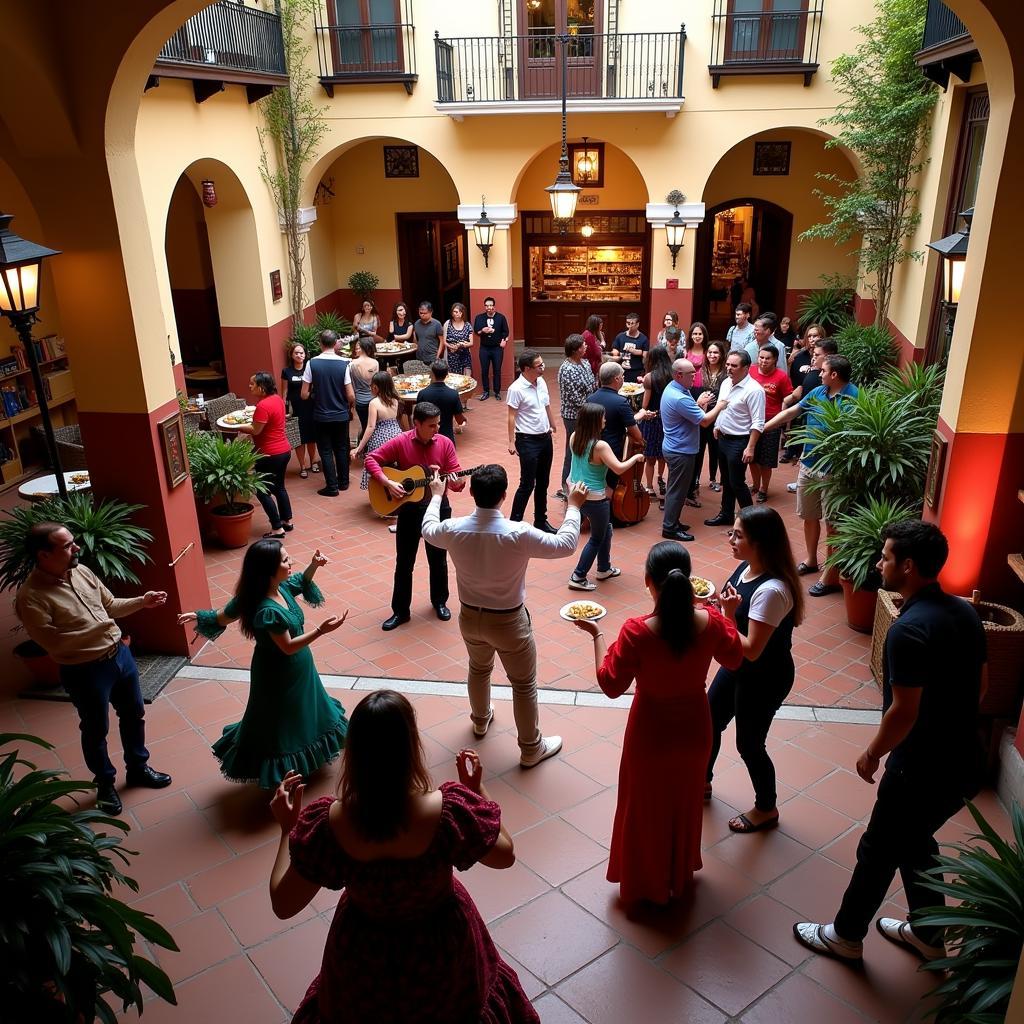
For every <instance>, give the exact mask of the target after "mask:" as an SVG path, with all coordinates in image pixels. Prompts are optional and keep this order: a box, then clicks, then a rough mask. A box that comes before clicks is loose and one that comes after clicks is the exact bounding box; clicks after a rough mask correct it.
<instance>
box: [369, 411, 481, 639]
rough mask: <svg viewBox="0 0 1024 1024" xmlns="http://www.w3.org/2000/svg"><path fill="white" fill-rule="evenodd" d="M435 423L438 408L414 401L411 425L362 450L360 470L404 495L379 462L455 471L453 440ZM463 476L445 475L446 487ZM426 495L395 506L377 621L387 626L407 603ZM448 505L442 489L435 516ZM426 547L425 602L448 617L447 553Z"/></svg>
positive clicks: (404, 614) (404, 615)
mask: <svg viewBox="0 0 1024 1024" xmlns="http://www.w3.org/2000/svg"><path fill="white" fill-rule="evenodd" d="M440 428H441V410H440V409H438V407H437V406H436V405H433V404H432V403H431V402H418V403H417V405H416V408H415V409H413V413H412V430H406V431H403V432H402V433H401V434H399V435H398V436H397V437H393V438H392V439H391V440H390V441H385V442H384V444H382V445H381V446H380V447H379V448H377V449H376V450H375V451H372V452H370V453H369V454H367V456H366V470H367V472H368V473H369V474H370V476H372V477H373V478H374V479H375V480H377V481H378V482H379V483H380V484H381V485H382V486H384V487H386V488H387V489H388V490H389V491H391V492H392V493H393V494H394V495H395V497H400V498H404V497H405V490H404V488H403V487H402V486H401V484H398V483H395V482H394V481H391V480H388V478H387V477H386V476H385V475H384V473H383V472H381V466H386V465H392V466H395V467H396V468H398V469H410V468H412V467H413V466H423V467H424V469H426V470H427V471H428V473H430V472H435V471H436V472H439V473H442V474H444V473H457V472H458V471H459V468H460V467H459V458H458V456H457V455H456V454H455V445H454V444H452V442H451V441H449V440H448V438H447V437H444V436H443V435H441V434H440V433H438V431H439V430H440ZM465 486H466V481H465V480H464V479H462V480H449V481H448V490H452V491H461V490H462V489H463V488H464V487H465ZM429 501H430V491H429V490H427V489H426V488H424V489H423V498H422V500H421V501H417V502H412V501H410V502H407V503H406V504H404V505H402V507H401V508H400V509H399V510H398V526H397V529H396V531H395V583H394V588H393V589H392V592H391V612H392V614H391V617H390V618H388V619H385V620H384V622H382V623H381V629H383V630H384V631H385V632H388V631H390V630H392V629H396V628H397V627H398V626H401V625H402V624H403V623H405V622H408V621H409V613H410V607H411V605H412V574H413V569H414V568H415V567H416V553H417V551H419V546H420V536H421V532H420V531H421V528H422V526H423V514H424V512H426V510H427V505H428V504H429ZM451 514H452V507H451V505H450V504H449V503H448V495H447V493H445V495H444V497H442V499H441V518H442V519H448V518H450V517H451ZM424 543H425V544H426V549H427V565H428V566H429V568H430V603H431V605H432V606H433V608H434V612H435V613H436V615H437V617H438V618H439V619H440V620H441V621H442V622H447V621H448V620H449V619H451V617H452V613H451V612H450V611H449V610H448V554H447V552H446V551H444V550H443V549H442V548H437V547H434V545H433V544H430V543H427V542H424Z"/></svg>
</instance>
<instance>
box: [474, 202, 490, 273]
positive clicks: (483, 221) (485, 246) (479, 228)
mask: <svg viewBox="0 0 1024 1024" xmlns="http://www.w3.org/2000/svg"><path fill="white" fill-rule="evenodd" d="M494 228H495V224H494V222H493V221H491V220H490V219H489V218H488V216H487V199H486V197H485V196H481V197H480V219H479V220H478V221H477V222H476V223H475V224H474V225H473V235H474V237H475V238H476V247H477V248H478V249H479V250H480V251H481V252H482V253H483V254H484V266H485V267H486V266H488V253H490V251H491V246H492V245H493V244H494Z"/></svg>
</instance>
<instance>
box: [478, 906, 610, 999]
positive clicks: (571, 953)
mask: <svg viewBox="0 0 1024 1024" xmlns="http://www.w3.org/2000/svg"><path fill="white" fill-rule="evenodd" d="M491 934H492V935H493V936H494V940H495V942H497V943H499V944H500V945H501V947H502V948H503V949H507V950H508V951H509V952H510V953H511V954H512V955H513V956H514V957H515V958H516V959H517V960H518V961H519V962H520V963H521V964H523V965H524V966H526V967H527V969H528V970H530V971H532V972H533V973H534V974H535V975H537V977H538V978H540V979H542V980H543V981H545V982H546V983H547V984H549V985H554V984H556V983H557V982H559V981H561V980H562V979H563V978H564V977H566V976H567V975H569V974H572V973H573V971H578V970H579V969H580V968H581V967H582V966H583V965H584V964H588V963H590V961H591V960H593V959H595V958H596V957H598V956H600V955H601V953H603V952H604V951H605V950H607V949H609V948H611V947H612V946H614V945H615V943H616V942H618V936H617V935H616V934H615V932H613V931H612V930H611V929H610V928H607V927H606V926H605V925H603V924H602V923H601V922H600V921H599V920H598V919H597V918H594V917H591V916H590V914H588V913H587V912H586V911H584V910H582V909H581V908H580V907H578V906H577V905H576V904H575V903H573V902H572V901H571V900H568V899H566V897H565V896H563V895H562V894H561V893H559V892H549V893H548V894H547V895H546V896H541V897H540V898H539V899H536V900H534V901H533V902H532V903H529V904H527V905H526V906H525V907H523V909H522V910H518V911H516V912H515V913H514V914H511V915H509V916H508V917H506V918H505V919H504V920H503V921H500V922H499V923H498V924H496V925H495V926H494V927H493V928H492V929H491Z"/></svg>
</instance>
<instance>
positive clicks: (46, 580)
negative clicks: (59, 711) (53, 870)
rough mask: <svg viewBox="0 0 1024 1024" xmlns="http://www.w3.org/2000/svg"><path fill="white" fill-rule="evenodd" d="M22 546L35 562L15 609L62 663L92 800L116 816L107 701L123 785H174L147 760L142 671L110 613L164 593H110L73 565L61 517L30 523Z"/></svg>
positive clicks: (71, 541)
mask: <svg viewBox="0 0 1024 1024" xmlns="http://www.w3.org/2000/svg"><path fill="white" fill-rule="evenodd" d="M25 546H26V548H27V550H28V552H29V554H30V555H32V556H33V557H34V559H35V563H36V567H35V569H33V571H32V574H31V575H30V576H29V578H28V579H27V580H26V581H25V582H24V583H23V584H22V585H21V586H20V587H19V588H18V594H17V597H16V598H15V600H14V609H15V611H16V612H17V615H18V618H19V619H20V620H21V622H22V625H24V627H25V630H26V631H27V632H28V635H29V636H30V637H31V638H32V639H33V640H35V642H36V643H37V644H39V646H40V647H42V648H43V649H44V650H45V651H46V652H47V653H48V654H49V655H50V656H51V657H52V658H53V659H54V661H56V662H57V664H58V665H59V666H60V681H61V683H62V684H63V685H64V689H65V690H67V692H68V696H69V697H70V698H71V700H72V702H73V703H74V705H75V708H76V710H77V711H78V717H79V720H80V724H81V729H82V753H83V754H84V755H85V763H86V764H87V765H88V766H89V769H90V771H91V772H92V773H93V776H94V778H95V780H96V806H97V807H98V808H100V809H101V810H103V811H106V812H107V813H108V814H120V813H121V798H120V797H119V796H118V795H117V790H116V789H115V787H114V780H115V779H116V778H117V772H116V770H115V768H114V766H113V764H111V761H110V758H109V757H108V756H107V722H108V717H109V712H110V705H111V704H113V705H114V710H115V711H117V719H118V728H119V730H120V733H121V744H122V746H123V747H124V759H125V767H126V769H127V771H126V779H127V782H128V785H129V786H146V787H148V788H150V789H161V788H162V787H164V786H169V785H170V784H171V777H170V775H165V774H164V773H163V772H158V771H154V770H153V769H152V768H150V766H149V763H148V762H149V751H148V750H147V749H146V730H145V717H146V711H145V704H144V703H143V699H142V691H141V689H140V688H139V670H138V667H137V665H136V664H135V658H133V657H132V653H131V651H130V650H129V649H128V648H127V647H126V646H125V645H124V644H122V643H121V630H120V629H118V627H117V624H116V623H115V622H114V616H118V617H121V616H125V615H131V614H133V613H134V612H137V611H139V610H140V609H141V608H158V607H159V606H160V605H162V604H163V603H164V602H165V601H166V600H167V594H166V593H164V592H163V591H162V590H150V591H147V593H145V594H144V595H143V596H142V597H129V598H117V597H114V596H113V595H112V594H111V593H110V591H109V590H107V588H106V587H105V586H104V585H103V583H102V582H100V580H98V579H97V578H96V576H95V575H94V574H93V572H92V571H91V570H89V569H87V568H86V567H85V566H84V565H79V564H78V552H79V551H80V550H81V549H80V548H79V546H78V545H77V544H76V543H75V538H74V537H73V536H72V535H71V531H70V530H68V529H67V527H64V526H61V525H60V524H59V523H38V524H37V525H35V526H33V527H32V529H31V530H30V531H29V534H28V537H27V538H26V540H25Z"/></svg>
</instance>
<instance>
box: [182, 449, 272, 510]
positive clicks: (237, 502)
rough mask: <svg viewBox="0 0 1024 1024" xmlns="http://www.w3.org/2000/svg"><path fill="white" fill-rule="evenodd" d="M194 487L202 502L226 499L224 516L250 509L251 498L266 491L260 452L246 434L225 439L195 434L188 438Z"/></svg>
mask: <svg viewBox="0 0 1024 1024" xmlns="http://www.w3.org/2000/svg"><path fill="white" fill-rule="evenodd" d="M185 445H186V447H187V449H188V457H189V464H190V466H191V469H192V487H193V489H194V490H195V492H196V494H198V495H199V497H200V498H201V499H202V500H203V501H207V502H209V501H214V500H215V499H217V498H221V497H223V498H224V501H225V504H224V506H223V507H224V509H225V512H224V514H225V515H241V513H243V512H247V511H248V505H247V504H246V503H247V502H248V501H249V499H250V498H251V497H253V496H254V495H256V494H262V493H263V492H265V491H266V490H267V479H266V476H265V475H264V474H263V473H257V472H256V463H257V462H258V461H259V459H260V454H259V452H257V451H256V449H255V448H254V447H253V446H252V442H251V441H250V440H249V439H248V438H247V437H239V438H238V439H237V440H235V441H225V440H224V439H223V438H221V437H220V436H219V435H217V434H193V435H190V436H189V437H187V438H186V439H185Z"/></svg>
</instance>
